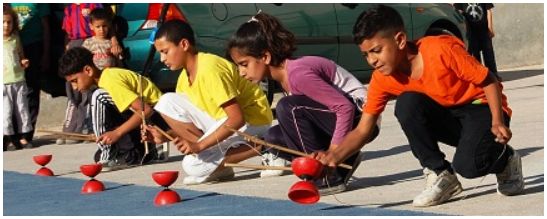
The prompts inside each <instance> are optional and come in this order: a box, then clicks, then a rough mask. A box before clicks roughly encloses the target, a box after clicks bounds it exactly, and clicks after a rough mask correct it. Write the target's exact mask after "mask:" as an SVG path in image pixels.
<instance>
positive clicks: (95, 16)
mask: <svg viewBox="0 0 547 219" xmlns="http://www.w3.org/2000/svg"><path fill="white" fill-rule="evenodd" d="M113 17H114V15H113V14H112V13H111V11H110V10H107V9H104V8H95V9H93V10H92V11H91V13H89V21H90V22H93V21H96V20H105V21H106V22H108V23H111V22H112V19H113Z"/></svg>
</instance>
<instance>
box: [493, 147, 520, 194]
mask: <svg viewBox="0 0 547 219" xmlns="http://www.w3.org/2000/svg"><path fill="white" fill-rule="evenodd" d="M507 147H509V146H507ZM511 150H513V149H511ZM496 178H497V180H498V193H499V194H502V195H507V196H509V195H518V194H520V193H522V192H523V191H524V179H523V178H522V162H521V159H520V155H519V154H518V153H517V151H515V150H513V155H512V156H511V157H509V160H508V161H507V166H505V169H504V170H503V172H501V173H498V174H496Z"/></svg>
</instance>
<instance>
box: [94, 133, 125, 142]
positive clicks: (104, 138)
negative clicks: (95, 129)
mask: <svg viewBox="0 0 547 219" xmlns="http://www.w3.org/2000/svg"><path fill="white" fill-rule="evenodd" d="M120 137H121V136H120V135H118V133H117V132H116V131H109V132H105V133H103V134H102V135H101V136H99V137H98V138H97V143H99V142H100V143H101V144H106V145H111V144H114V143H116V142H118V140H120Z"/></svg>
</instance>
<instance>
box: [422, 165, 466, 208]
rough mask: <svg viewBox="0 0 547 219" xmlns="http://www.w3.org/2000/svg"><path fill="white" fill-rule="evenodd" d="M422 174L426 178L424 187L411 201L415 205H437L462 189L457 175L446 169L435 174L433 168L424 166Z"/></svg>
mask: <svg viewBox="0 0 547 219" xmlns="http://www.w3.org/2000/svg"><path fill="white" fill-rule="evenodd" d="M424 175H425V178H426V187H425V190H424V191H423V192H422V193H420V194H419V195H418V196H416V197H415V198H414V200H413V201H412V205H413V206H415V207H427V206H433V205H438V204H441V203H443V202H445V201H447V200H448V199H450V198H451V197H452V196H455V195H457V194H460V193H461V192H462V191H463V189H462V185H461V184H460V182H459V181H458V177H456V175H454V174H452V173H450V172H449V171H448V170H445V171H443V172H441V173H440V174H439V175H437V174H435V172H434V171H433V170H430V169H428V168H425V169H424Z"/></svg>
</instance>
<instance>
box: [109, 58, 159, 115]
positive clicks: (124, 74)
mask: <svg viewBox="0 0 547 219" xmlns="http://www.w3.org/2000/svg"><path fill="white" fill-rule="evenodd" d="M142 84H143V88H144V89H143V92H142V93H143V96H144V102H145V103H148V104H150V105H152V106H153V105H155V104H156V103H157V102H158V100H159V99H160V96H161V95H162V94H161V91H160V89H158V87H156V85H154V83H152V82H151V81H150V80H149V79H148V78H147V77H142ZM99 87H100V88H103V89H105V90H106V92H108V94H109V95H110V96H111V97H112V101H114V104H116V107H117V108H118V110H119V111H120V112H123V111H125V110H127V109H128V108H129V106H131V103H133V102H134V101H135V100H136V99H137V98H139V91H140V86H139V74H137V73H135V72H132V71H130V70H126V69H121V68H105V69H104V70H103V72H102V74H101V78H100V79H99Z"/></svg>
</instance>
